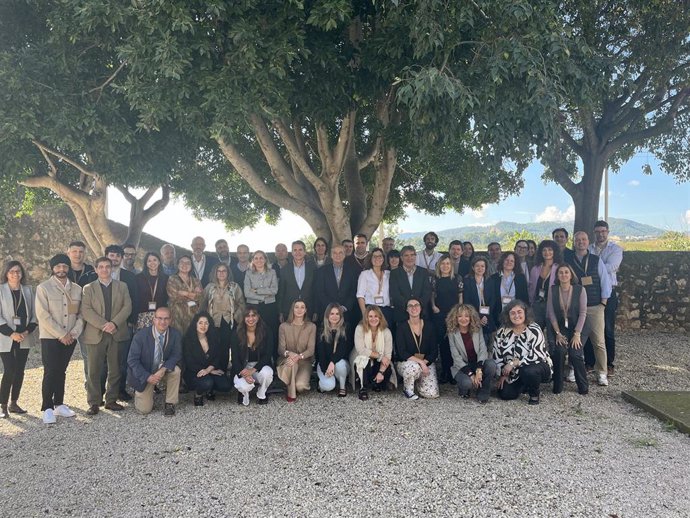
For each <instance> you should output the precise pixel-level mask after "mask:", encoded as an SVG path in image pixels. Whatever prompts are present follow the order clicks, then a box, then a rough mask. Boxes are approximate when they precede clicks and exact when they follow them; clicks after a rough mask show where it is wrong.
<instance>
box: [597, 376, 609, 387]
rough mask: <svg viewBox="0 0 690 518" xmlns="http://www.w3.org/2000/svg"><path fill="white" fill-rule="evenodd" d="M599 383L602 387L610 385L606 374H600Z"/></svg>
mask: <svg viewBox="0 0 690 518" xmlns="http://www.w3.org/2000/svg"><path fill="white" fill-rule="evenodd" d="M597 383H598V384H599V385H601V386H602V387H608V386H609V378H608V377H607V376H606V374H599V379H598V380H597Z"/></svg>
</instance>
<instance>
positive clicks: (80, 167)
mask: <svg viewBox="0 0 690 518" xmlns="http://www.w3.org/2000/svg"><path fill="white" fill-rule="evenodd" d="M31 143H32V144H33V145H34V146H36V147H37V148H38V149H40V150H42V151H45V152H46V153H48V154H51V155H53V156H54V157H56V158H59V159H60V160H62V161H63V162H67V163H68V164H69V165H71V166H72V167H74V168H75V169H76V170H77V171H79V172H80V173H82V174H85V175H87V176H91V177H94V178H95V177H96V176H98V173H96V172H94V171H90V170H89V169H87V167H86V166H85V165H84V164H80V163H79V162H75V161H74V160H72V159H71V158H69V157H68V156H67V155H63V154H62V153H60V152H59V151H58V150H56V149H53V148H51V147H48V146H46V145H45V144H43V143H41V142H39V141H38V140H33V139H32V140H31ZM44 156H45V155H44Z"/></svg>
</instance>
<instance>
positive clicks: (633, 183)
mask: <svg viewBox="0 0 690 518" xmlns="http://www.w3.org/2000/svg"><path fill="white" fill-rule="evenodd" d="M628 186H630V187H639V186H640V181H639V180H630V181H629V182H628Z"/></svg>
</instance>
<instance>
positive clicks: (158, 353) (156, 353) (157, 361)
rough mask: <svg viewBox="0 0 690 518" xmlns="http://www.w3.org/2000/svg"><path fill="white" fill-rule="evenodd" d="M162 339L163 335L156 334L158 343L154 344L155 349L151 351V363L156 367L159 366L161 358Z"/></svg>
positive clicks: (163, 338)
mask: <svg viewBox="0 0 690 518" xmlns="http://www.w3.org/2000/svg"><path fill="white" fill-rule="evenodd" d="M163 340H165V335H158V343H157V344H156V350H155V351H154V353H153V363H154V365H155V366H156V369H158V368H159V367H160V366H161V363H162V360H163Z"/></svg>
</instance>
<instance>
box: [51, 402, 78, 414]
mask: <svg viewBox="0 0 690 518" xmlns="http://www.w3.org/2000/svg"><path fill="white" fill-rule="evenodd" d="M55 414H56V415H59V416H60V417H74V416H75V415H77V414H76V413H75V412H74V410H72V409H71V408H70V407H68V406H67V405H60V406H58V407H57V408H55Z"/></svg>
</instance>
